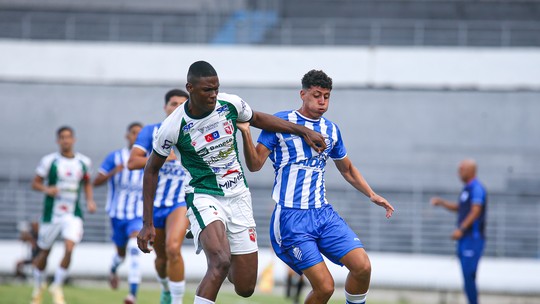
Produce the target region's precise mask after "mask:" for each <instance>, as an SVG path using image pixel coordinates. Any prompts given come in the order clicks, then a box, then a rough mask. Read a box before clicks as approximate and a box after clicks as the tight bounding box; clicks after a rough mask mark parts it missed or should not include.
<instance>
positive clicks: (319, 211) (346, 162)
mask: <svg viewBox="0 0 540 304" xmlns="http://www.w3.org/2000/svg"><path fill="white" fill-rule="evenodd" d="M331 90H332V79H331V78H330V77H328V76H327V75H326V74H325V73H324V72H323V71H317V70H311V71H309V72H308V73H306V74H305V75H304V77H303V78H302V90H301V91H300V98H301V99H302V106H301V107H300V109H298V110H296V111H284V112H279V113H277V114H276V116H277V117H280V118H283V119H285V120H288V121H290V122H293V123H296V124H298V125H303V126H306V127H308V128H310V129H313V130H315V131H318V132H321V133H322V134H323V136H324V137H325V140H326V149H324V151H322V152H321V153H317V152H316V151H313V150H312V149H310V148H309V146H308V145H307V144H306V143H305V142H304V140H303V139H302V138H300V137H298V136H294V135H290V134H283V133H277V132H269V131H266V130H263V131H262V132H261V134H260V136H259V139H258V144H257V147H255V146H254V144H253V142H252V139H251V134H250V132H249V125H248V124H245V125H240V126H239V128H240V130H241V132H242V137H243V139H244V152H245V153H244V154H245V157H246V164H247V166H248V168H249V170H251V171H258V170H260V169H261V168H262V166H263V164H264V162H265V161H266V158H267V157H270V160H271V161H272V163H273V164H274V170H275V180H274V189H273V192H272V198H273V199H274V200H275V201H276V203H277V204H276V206H275V209H274V212H273V214H272V219H271V223H270V239H271V242H272V247H273V248H274V251H275V252H276V254H277V256H278V257H279V258H280V259H281V260H283V262H285V263H286V264H287V265H289V267H291V268H292V269H293V270H295V271H296V272H297V273H298V274H302V273H304V274H305V276H306V277H307V279H308V280H309V281H310V283H311V286H312V288H313V290H312V291H311V292H310V293H309V294H308V295H307V297H306V299H305V303H327V302H328V300H329V299H330V297H331V296H332V294H333V292H334V281H333V279H332V275H331V274H330V272H329V271H328V268H327V266H326V264H325V262H324V260H323V258H322V255H324V256H326V257H327V258H328V259H329V260H330V261H332V262H334V263H335V264H338V265H345V266H346V267H347V268H348V269H349V271H350V272H349V274H348V276H347V279H346V281H345V297H346V300H347V303H365V301H366V296H367V292H368V289H369V282H370V276H371V264H370V261H369V258H368V256H367V254H366V252H365V251H364V248H363V247H364V246H363V244H362V242H361V241H360V239H359V238H358V236H357V235H356V233H354V231H352V230H351V229H350V228H349V226H348V225H347V224H346V223H345V221H344V220H343V219H342V218H341V217H340V216H339V215H338V214H337V212H336V211H334V209H333V208H332V205H331V204H330V203H329V202H328V200H327V199H326V189H325V184H324V181H325V180H324V173H325V168H326V161H327V159H328V157H330V158H332V159H333V160H334V162H335V164H336V167H337V168H338V170H339V172H340V173H341V175H343V177H344V178H345V180H346V181H347V182H349V183H350V184H351V185H352V186H353V187H354V188H356V189H357V190H358V191H360V192H362V193H363V194H364V195H366V196H367V197H369V198H370V200H371V201H372V202H373V203H375V204H377V205H379V206H381V207H383V208H385V209H386V217H387V218H389V217H390V216H391V215H392V213H393V212H394V208H393V207H392V205H390V204H389V203H388V201H387V200H386V199H384V198H383V197H382V196H379V195H377V194H376V193H375V192H374V191H373V190H372V189H371V188H370V186H369V185H368V183H367V182H366V180H365V179H364V177H363V176H362V175H361V174H360V172H359V171H358V169H357V168H356V167H355V166H354V165H353V164H352V162H351V160H350V159H349V157H348V156H347V151H346V149H345V145H344V144H343V140H342V138H341V133H340V131H339V128H338V127H337V125H336V124H335V123H333V122H331V121H330V120H328V119H326V118H325V117H323V114H324V113H325V112H326V111H327V110H328V105H329V102H330V92H331ZM321 254H322V255H321Z"/></svg>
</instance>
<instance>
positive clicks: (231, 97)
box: [217, 93, 242, 102]
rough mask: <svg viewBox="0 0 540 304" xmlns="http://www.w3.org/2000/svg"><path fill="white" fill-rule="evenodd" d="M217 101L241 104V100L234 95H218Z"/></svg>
mask: <svg viewBox="0 0 540 304" xmlns="http://www.w3.org/2000/svg"><path fill="white" fill-rule="evenodd" d="M217 99H218V100H220V101H226V102H241V101H242V98H241V97H240V96H238V95H235V94H229V93H219V94H218V96H217Z"/></svg>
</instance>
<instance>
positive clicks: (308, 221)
mask: <svg viewBox="0 0 540 304" xmlns="http://www.w3.org/2000/svg"><path fill="white" fill-rule="evenodd" d="M270 240H271V242H272V247H273V248H274V251H275V253H276V255H277V256H278V257H279V258H280V259H281V260H282V261H283V262H285V263H286V264H287V265H289V267H291V268H292V269H293V270H294V271H296V272H297V273H298V274H302V270H304V269H307V268H309V267H311V266H314V265H316V264H318V263H320V262H322V261H323V257H322V255H324V256H325V257H327V258H328V259H329V260H330V261H332V262H333V263H335V264H337V265H340V266H343V264H341V263H340V262H339V260H341V258H343V257H344V256H345V255H346V254H347V253H349V252H350V251H351V250H353V249H356V248H363V247H364V245H363V244H362V242H361V241H360V239H359V238H358V236H357V235H356V233H354V231H352V229H351V228H349V226H348V225H347V223H345V221H344V220H343V219H342V218H341V217H340V216H339V214H338V213H337V212H336V211H335V210H334V208H332V205H330V204H328V205H325V206H323V207H321V208H316V209H293V208H283V207H282V206H280V205H276V207H275V209H274V212H273V214H272V219H271V221H270ZM321 254H322V255H321Z"/></svg>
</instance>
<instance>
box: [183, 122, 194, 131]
mask: <svg viewBox="0 0 540 304" xmlns="http://www.w3.org/2000/svg"><path fill="white" fill-rule="evenodd" d="M191 128H193V122H190V123H188V124H187V125H185V126H184V127H183V128H182V131H184V133H187V132H189V130H191Z"/></svg>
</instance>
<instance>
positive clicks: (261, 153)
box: [236, 122, 270, 172]
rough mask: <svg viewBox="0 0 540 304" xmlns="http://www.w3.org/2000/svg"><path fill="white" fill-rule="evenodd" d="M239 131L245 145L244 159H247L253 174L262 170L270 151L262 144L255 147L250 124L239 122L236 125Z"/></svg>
mask: <svg viewBox="0 0 540 304" xmlns="http://www.w3.org/2000/svg"><path fill="white" fill-rule="evenodd" d="M236 126H237V127H238V130H240V132H241V133H242V140H243V143H244V158H245V159H246V165H247V167H248V169H249V171H251V172H256V171H259V170H261V168H262V166H263V165H264V162H265V161H266V158H267V157H268V155H270V150H268V148H267V147H266V146H264V145H262V144H257V147H255V145H253V139H252V138H251V131H250V130H249V123H248V122H239V123H237V124H236Z"/></svg>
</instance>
